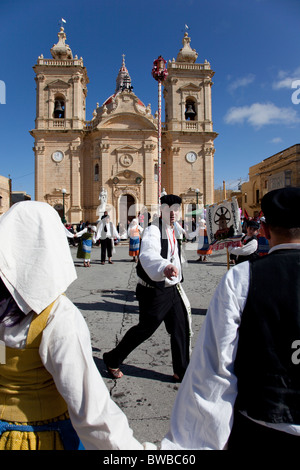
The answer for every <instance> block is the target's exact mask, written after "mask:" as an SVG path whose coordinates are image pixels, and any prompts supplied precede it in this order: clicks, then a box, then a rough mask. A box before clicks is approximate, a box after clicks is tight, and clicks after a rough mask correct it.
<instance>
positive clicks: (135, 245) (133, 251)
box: [128, 219, 143, 262]
mask: <svg viewBox="0 0 300 470" xmlns="http://www.w3.org/2000/svg"><path fill="white" fill-rule="evenodd" d="M142 232H143V229H142V227H141V226H140V225H139V223H138V220H137V219H132V221H131V222H130V225H129V228H128V236H129V256H132V257H133V258H132V261H135V262H137V260H138V256H139V252H140V240H141V233H142Z"/></svg>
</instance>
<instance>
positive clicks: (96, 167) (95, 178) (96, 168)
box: [94, 163, 99, 181]
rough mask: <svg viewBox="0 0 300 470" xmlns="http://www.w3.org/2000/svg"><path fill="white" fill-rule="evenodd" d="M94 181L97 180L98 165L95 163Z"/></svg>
mask: <svg viewBox="0 0 300 470" xmlns="http://www.w3.org/2000/svg"><path fill="white" fill-rule="evenodd" d="M94 181H99V165H98V163H96V165H95V169H94Z"/></svg>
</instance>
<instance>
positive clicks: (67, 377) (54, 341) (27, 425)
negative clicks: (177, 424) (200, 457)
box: [0, 201, 151, 450]
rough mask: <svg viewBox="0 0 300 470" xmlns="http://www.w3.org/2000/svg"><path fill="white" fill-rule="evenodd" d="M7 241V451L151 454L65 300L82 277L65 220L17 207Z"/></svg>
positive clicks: (4, 230)
mask: <svg viewBox="0 0 300 470" xmlns="http://www.w3.org/2000/svg"><path fill="white" fill-rule="evenodd" d="M0 239H1V244H0V341H1V344H5V360H4V361H1V364H0V449H7V450H8V449H13V450H16V449H22V450H25V449H31V450H34V449H43V450H54V449H68V450H75V449H78V447H79V445H80V442H81V445H82V446H83V447H84V448H85V449H87V450H93V449H95V450H96V449H109V450H113V449H144V448H145V447H147V445H145V446H144V445H142V444H140V443H139V442H138V441H137V440H136V439H135V438H134V437H133V434H132V430H131V429H130V427H129V424H128V421H127V418H126V416H125V415H124V413H123V412H122V411H121V410H120V409H119V408H118V406H117V405H116V404H115V403H114V402H113V401H112V399H111V398H110V394H109V392H108V390H107V388H106V386H105V384H104V381H103V379H102V377H101V375H100V373H99V372H98V369H97V368H96V365H95V362H94V360H93V355H92V348H91V340H90V334H89V329H88V327H87V324H86V323H85V320H84V318H83V316H82V315H81V313H80V312H79V310H78V309H77V308H76V307H75V305H74V304H73V303H72V302H71V301H70V300H69V299H68V297H67V296H66V295H64V293H65V292H66V291H67V289H68V287H69V286H70V284H71V283H72V282H73V281H74V280H75V279H76V277H77V276H76V271H75V268H74V263H73V260H72V257H71V254H70V248H69V246H68V242H67V238H66V235H65V231H64V227H63V224H62V223H61V220H60V218H59V215H58V213H57V212H56V211H55V210H54V209H53V208H52V207H51V206H50V205H49V204H47V203H43V202H36V201H26V202H20V203H17V204H14V205H13V206H12V207H11V208H10V209H9V211H7V212H6V213H5V214H4V215H3V216H2V217H1V219H0ZM2 362H3V363H2ZM150 447H151V446H150Z"/></svg>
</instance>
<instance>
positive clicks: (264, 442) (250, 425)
mask: <svg viewBox="0 0 300 470" xmlns="http://www.w3.org/2000/svg"><path fill="white" fill-rule="evenodd" d="M299 445H300V436H295V435H293V434H288V433H286V432H283V431H277V430H276V429H272V428H269V427H267V426H264V425H261V424H258V423H255V422H254V421H252V420H251V419H249V418H247V417H246V416H243V415H242V414H241V413H239V412H236V413H235V415H234V421H233V427H232V431H231V434H230V437H229V440H228V446H227V448H228V450H232V451H243V450H244V451H247V450H248V451H249V450H251V451H254V452H257V451H262V452H266V451H269V452H276V451H277V452H282V451H284V450H297V451H298V450H299Z"/></svg>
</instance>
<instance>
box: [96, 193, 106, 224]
mask: <svg viewBox="0 0 300 470" xmlns="http://www.w3.org/2000/svg"><path fill="white" fill-rule="evenodd" d="M99 201H100V205H99V206H98V207H97V211H96V215H97V216H98V217H99V219H101V217H102V215H104V212H105V209H106V204H107V190H106V189H105V188H104V187H102V188H101V191H100V194H99Z"/></svg>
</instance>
